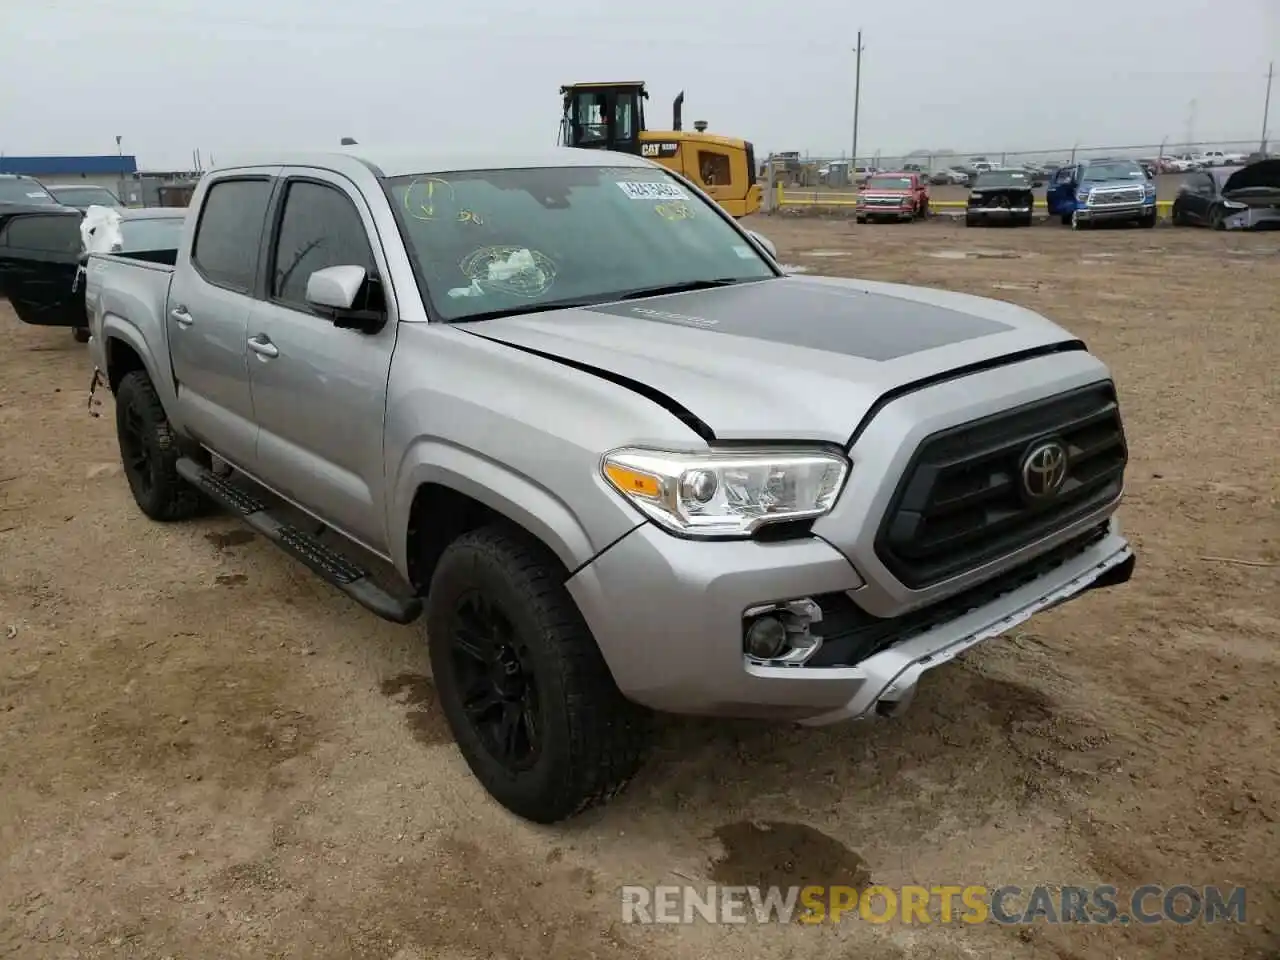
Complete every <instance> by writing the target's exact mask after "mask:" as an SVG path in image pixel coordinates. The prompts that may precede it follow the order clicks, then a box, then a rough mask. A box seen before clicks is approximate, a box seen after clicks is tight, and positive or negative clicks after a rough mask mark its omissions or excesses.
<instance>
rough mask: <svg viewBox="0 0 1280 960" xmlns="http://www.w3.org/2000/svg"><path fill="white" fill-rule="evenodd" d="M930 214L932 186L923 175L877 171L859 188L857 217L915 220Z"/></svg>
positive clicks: (863, 220) (855, 214) (864, 221)
mask: <svg viewBox="0 0 1280 960" xmlns="http://www.w3.org/2000/svg"><path fill="white" fill-rule="evenodd" d="M928 215H929V186H928V184H927V183H926V181H925V178H924V176H923V174H920V173H915V172H908V171H902V172H900V173H877V174H875V175H873V176H871V177H869V178H868V179H867V182H866V183H865V184H864V185H862V186H860V187H859V188H858V204H857V206H856V207H855V208H854V216H855V218H856V219H857V221H858V223H866V222H867V221H868V220H915V219H917V218H919V219H923V218H925V217H927V216H928Z"/></svg>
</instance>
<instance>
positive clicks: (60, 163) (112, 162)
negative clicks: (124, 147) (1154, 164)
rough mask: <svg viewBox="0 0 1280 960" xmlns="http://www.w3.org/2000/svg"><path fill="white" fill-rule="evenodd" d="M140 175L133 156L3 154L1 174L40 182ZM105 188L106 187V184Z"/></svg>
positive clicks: (136, 161) (0, 157)
mask: <svg viewBox="0 0 1280 960" xmlns="http://www.w3.org/2000/svg"><path fill="white" fill-rule="evenodd" d="M137 172H138V158H137V157H135V156H132V155H130V154H124V155H120V154H113V155H110V156H102V157H9V156H5V155H4V154H0V173H20V174H23V175H25V176H28V177H35V178H36V179H37V180H43V179H52V178H54V177H69V178H71V179H72V180H79V179H81V178H87V177H111V178H113V179H115V180H119V179H120V178H121V177H127V176H132V175H133V174H135V173H137ZM103 186H106V184H103Z"/></svg>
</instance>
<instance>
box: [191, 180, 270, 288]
mask: <svg viewBox="0 0 1280 960" xmlns="http://www.w3.org/2000/svg"><path fill="white" fill-rule="evenodd" d="M270 197H271V181H269V180H267V179H265V178H263V179H256V180H251V179H242V180H219V181H218V182H217V183H215V184H213V185H212V186H210V188H209V191H208V192H207V193H206V194H205V198H204V204H203V205H202V207H201V210H200V224H199V226H198V227H197V229H196V237H195V242H194V244H193V246H192V248H191V262H192V263H193V264H194V265H195V267H196V269H197V270H198V271H199V272H200V274H201V275H202V276H203V277H204V278H205V279H206V280H207V281H209V282H210V283H212V284H215V285H216V286H219V287H227V288H229V289H232V290H237V291H239V292H241V293H248V292H249V291H250V290H252V289H253V283H254V279H255V277H256V275H257V271H258V253H259V246H260V244H261V241H262V228H263V224H264V223H265V221H266V217H267V202H268V200H269V199H270Z"/></svg>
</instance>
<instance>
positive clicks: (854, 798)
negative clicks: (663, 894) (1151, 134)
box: [0, 217, 1280, 960]
mask: <svg viewBox="0 0 1280 960" xmlns="http://www.w3.org/2000/svg"><path fill="white" fill-rule="evenodd" d="M753 226H755V227H756V228H757V229H760V230H761V231H762V232H764V233H765V234H766V235H768V236H770V237H771V239H773V240H774V241H775V242H776V243H777V245H778V247H779V249H780V252H781V255H782V257H783V259H784V260H785V261H786V262H787V263H789V264H794V265H796V266H799V267H805V268H807V269H809V270H811V271H813V272H828V273H835V274H844V275H858V276H865V277H870V278H875V279H883V280H896V281H907V282H912V283H920V284H927V285H931V286H939V287H946V288H950V289H955V290H962V291H967V292H972V293H977V294H984V295H987V296H992V297H998V298H1002V299H1007V300H1012V301H1015V302H1017V303H1020V304H1024V305H1026V306H1028V307H1031V308H1033V309H1035V310H1039V311H1042V312H1044V313H1046V314H1048V315H1049V316H1050V317H1052V318H1054V319H1056V320H1058V321H1060V322H1062V323H1064V324H1065V325H1067V326H1068V327H1069V328H1071V329H1072V330H1074V331H1076V332H1077V333H1079V334H1080V335H1081V336H1082V337H1083V338H1084V339H1085V340H1086V341H1087V342H1088V344H1089V345H1090V347H1091V348H1092V349H1093V350H1094V351H1095V352H1096V353H1098V354H1100V355H1101V356H1102V357H1103V358H1104V359H1105V360H1106V361H1107V362H1108V363H1109V364H1111V366H1112V369H1113V370H1114V373H1115V376H1116V377H1117V380H1118V384H1119V388H1120V392H1121V395H1122V401H1123V404H1124V408H1125V413H1126V415H1127V426H1128V431H1129V437H1130V442H1131V446H1132V461H1131V467H1130V473H1129V484H1128V494H1127V499H1126V503H1125V506H1124V507H1123V518H1124V522H1125V524H1126V527H1127V530H1128V532H1129V533H1130V534H1131V535H1132V538H1133V540H1134V541H1135V543H1136V546H1137V549H1138V551H1139V566H1138V572H1137V574H1136V577H1135V579H1134V580H1133V582H1132V583H1131V584H1129V585H1127V586H1125V587H1122V588H1118V589H1114V590H1108V591H1100V592H1098V593H1096V594H1093V595H1090V596H1088V597H1086V598H1083V599H1081V600H1079V601H1078V602H1076V603H1073V604H1071V605H1068V606H1067V607H1065V608H1061V609H1059V610H1057V611H1053V612H1051V613H1049V614H1047V615H1043V616H1041V617H1039V618H1038V619H1036V620H1034V621H1032V622H1031V623H1029V624H1027V625H1026V626H1025V627H1024V628H1022V629H1021V630H1019V631H1018V632H1017V633H1016V634H1014V635H1012V636H1008V637H1005V638H1002V639H999V640H996V641H993V642H991V643H988V644H985V645H983V646H982V647H980V648H978V649H977V650H975V651H973V652H971V653H970V654H969V655H967V656H966V657H965V658H963V659H962V660H961V661H959V662H957V663H954V664H951V665H949V666H948V667H946V668H943V669H941V670H938V671H934V672H933V673H931V674H929V675H928V677H927V680H926V682H925V685H924V688H923V689H922V691H921V695H920V697H919V698H918V699H917V701H916V703H915V705H914V707H913V709H912V710H910V711H909V712H908V713H907V714H906V716H904V717H903V718H901V719H899V720H895V721H888V722H884V723H881V724H871V725H866V726H839V727H835V728H826V729H820V730H799V729H790V728H781V727H773V726H768V725H761V724H751V723H719V722H705V721H686V720H678V719H673V720H669V721H664V722H663V724H662V725H661V730H660V740H659V743H658V745H657V748H656V750H655V752H654V755H653V758H652V760H651V762H650V763H649V764H648V766H647V767H646V768H645V770H644V772H643V773H642V774H641V776H640V778H639V779H638V780H637V781H636V782H635V783H634V784H633V785H632V787H631V789H630V790H629V792H627V793H626V794H625V795H624V796H623V797H621V798H619V799H618V800H617V801H615V802H614V803H613V804H612V805H611V806H609V807H607V808H605V809H603V810H599V811H594V812H592V813H590V814H588V815H585V816H583V817H582V818H580V819H578V820H576V821H574V822H572V823H570V824H568V825H564V826H560V827H556V828H538V827H533V826H529V825H527V824H525V823H523V822H519V821H517V820H515V819H513V818H512V817H511V816H509V815H508V814H506V813H505V812H504V811H502V810H501V809H500V808H499V807H497V806H496V805H495V804H494V803H492V802H491V801H490V800H489V799H488V798H487V797H486V795H485V794H484V793H483V792H482V791H481V789H480V787H479V786H477V784H476V782H475V781H474V780H473V779H472V778H471V777H470V776H469V775H468V773H467V771H466V769H465V767H464V765H463V762H462V760H461V759H460V757H459V755H458V753H457V752H456V750H455V748H454V746H453V745H452V743H451V740H450V737H449V734H448V732H447V730H446V728H445V726H444V723H443V720H442V718H441V715H440V713H439V711H438V710H437V707H436V703H435V697H434V694H433V691H432V686H431V683H430V681H429V679H427V677H426V674H427V671H428V667H427V656H426V651H425V648H424V645H423V639H422V636H421V635H420V633H419V632H417V631H416V630H415V629H413V628H399V627H394V626H391V625H388V624H385V623H383V622H380V621H378V620H376V619H375V618H374V617H373V616H372V615H369V614H367V613H365V612H363V611H362V610H361V609H359V608H357V607H356V606H354V605H353V604H351V603H350V602H348V601H347V600H345V599H343V598H342V597H340V596H339V595H338V594H337V593H336V592H335V591H333V590H332V589H330V588H329V587H328V586H326V585H324V584H322V583H320V582H319V581H317V580H315V579H314V578H313V577H312V576H311V575H310V574H309V573H308V572H306V571H305V570H304V569H303V568H302V567H301V566H300V565H298V564H296V563H295V562H293V561H292V560H290V559H288V558H286V557H285V556H284V555H283V554H281V553H279V552H277V551H275V550H274V549H273V548H272V547H271V546H269V545H268V544H266V543H264V542H262V541H261V540H260V539H257V538H254V537H253V536H251V535H250V534H248V533H247V532H246V531H244V530H242V529H240V528H239V527H238V526H237V524H236V523H235V522H234V521H232V520H230V519H227V518H215V519H210V520H202V521H197V522H192V523H189V524H183V525H177V526H160V525H157V524H153V523H150V522H149V521H147V520H146V519H144V518H143V517H142V515H141V514H140V513H139V512H138V511H137V510H136V509H135V507H134V505H133V503H132V501H131V499H130V496H129V493H128V489H127V486H126V484H125V481H124V479H123V477H122V476H121V473H120V468H119V463H118V455H117V451H116V445H115V438H114V432H113V427H112V420H111V417H110V414H111V407H110V402H109V401H108V403H107V404H106V406H105V407H104V411H103V413H104V416H103V417H102V418H101V419H92V418H90V416H89V415H88V413H87V412H86V404H85V400H86V389H87V386H88V381H89V369H88V367H87V359H86V356H85V348H84V347H83V346H79V345H77V344H75V343H73V342H72V339H71V336H70V334H69V333H66V332H64V331H48V330H38V329H31V328H26V327H23V326H22V325H21V324H19V323H18V322H17V321H16V320H15V318H14V317H13V314H12V312H11V311H9V310H8V308H7V307H3V306H0V336H2V337H3V344H4V346H3V349H0V437H2V446H0V450H2V453H0V865H2V866H3V869H2V870H0V956H5V957H17V958H22V960H27V958H32V960H35V958H73V957H74V958H82V960H93V958H148V960H160V958H165V957H168V958H172V960H178V958H255V960H260V958H275V957H289V958H334V960H338V958H378V960H415V958H427V957H430V958H440V960H480V958H509V960H515V958H519V960H542V958H545V960H582V958H587V957H625V958H632V960H647V958H655V960H656V958H662V960H694V958H715V960H722V958H723V960H734V958H740V960H748V958H750V960H786V958H800V957H804V958H806V960H834V958H849V957H867V958H872V960H880V958H885V960H894V958H908V957H910V958H913V960H914V958H926V960H927V958H937V960H960V958H993V960H999V958H1005V957H1010V958H1023V957H1027V958H1045V960H1049V958H1055V960H1115V958H1121V957H1122V958H1124V960H1142V958H1168V957H1174V956H1176V957H1179V958H1180V960H1200V958H1204V960H1233V958H1264V957H1265V958H1274V957H1277V956H1280V953H1278V952H1277V949H1278V948H1280V901H1278V896H1277V895H1278V893H1280V870H1277V866H1276V865H1277V863H1278V862H1280V763H1278V762H1277V757H1278V751H1277V747H1276V744H1277V738H1278V737H1280V719H1278V716H1280V714H1278V705H1280V590H1278V589H1277V587H1278V585H1280V567H1277V563H1278V562H1280V519H1278V514H1280V511H1278V508H1277V498H1280V469H1277V466H1278V464H1277V450H1278V449H1280V428H1278V426H1277V424H1278V422H1280V421H1278V418H1277V409H1280V381H1278V380H1277V377H1276V373H1275V369H1276V359H1277V356H1278V355H1280V312H1278V310H1277V306H1278V305H1280V241H1278V240H1277V239H1276V238H1275V236H1274V235H1272V236H1270V237H1268V236H1267V235H1260V236H1236V235H1224V234H1214V233H1210V232H1207V231H1206V232H1200V231H1193V230H1182V231H1180V230H1175V229H1173V228H1164V227H1161V228H1158V229H1156V230H1108V231H1099V232H1096V233H1093V232H1091V233H1083V234H1075V233H1072V232H1071V231H1068V230H1063V229H1061V228H1058V227H1054V226H1043V227H1036V228H1033V229H1029V230H990V231H976V230H967V231H966V230H965V229H964V228H963V227H958V226H953V225H950V224H945V223H925V224H914V225H910V224H909V225H904V226H902V227H895V226H883V227H875V226H873V227H855V226H854V225H853V224H852V223H849V222H847V221H836V222H832V221H820V220H815V219H801V218H786V217H776V218H772V219H767V220H760V221H759V222H757V223H755V224H753ZM1215 558H1216V559H1215ZM762 822H767V823H769V824H771V829H768V830H763V829H761V828H760V827H759V824H760V823H762ZM762 877H787V878H789V880H788V882H798V883H842V882H856V881H859V880H865V879H867V878H870V879H872V880H874V881H875V882H876V883H880V884H891V885H893V884H906V883H920V884H925V885H937V884H975V883H985V884H989V885H992V886H994V885H1000V884H1017V885H1021V886H1023V887H1024V888H1025V887H1030V886H1031V885H1032V884H1033V883H1036V882H1046V883H1051V884H1060V883H1082V884H1088V883H1110V884H1114V885H1116V886H1118V887H1120V888H1122V889H1123V890H1127V889H1130V888H1132V887H1134V886H1137V885H1139V884H1142V883H1159V884H1165V885H1173V884H1177V883H1190V884H1197V885H1198V884H1222V885H1226V886H1233V885H1244V886H1247V887H1248V890H1249V899H1248V916H1247V922H1246V923H1245V924H1244V925H1234V924H1227V925H1218V926H1205V925H1202V924H1198V923H1197V924H1191V925H1189V926H1185V927H1175V926H1172V925H1169V924H1165V925H1163V926H1159V927H1154V928H1153V927H1138V926H1132V925H1131V926H1128V927H1122V926H1118V925H1116V926H1107V927H1102V926H1091V927H1090V926H1086V927H1052V926H1046V925H1043V924H1038V925H1035V926H1032V927H1026V928H1021V929H1019V928H1009V927H1001V926H998V925H996V924H993V923H987V924H981V925H977V926H960V925H949V926H942V925H938V924H934V925H930V926H921V925H903V924H901V923H890V924H885V925H874V924H869V923H867V922H864V921H862V920H857V919H854V920H850V921H848V922H845V923H843V924H840V925H838V926H830V925H824V926H820V927H800V926H796V927H790V926H778V925H772V926H759V925H751V926H748V927H741V926H723V925H708V924H702V923H699V924H696V925H693V926H688V927H686V926H679V927H676V926H636V925H624V924H622V923H621V909H620V906H619V896H618V888H619V887H620V886H622V885H625V884H677V883H684V882H690V881H692V882H693V883H695V884H703V883H707V882H711V881H713V880H714V881H718V882H729V883H732V882H737V883H751V882H758V881H759V880H760V878H762Z"/></svg>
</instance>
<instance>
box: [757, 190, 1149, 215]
mask: <svg viewBox="0 0 1280 960" xmlns="http://www.w3.org/2000/svg"><path fill="white" fill-rule="evenodd" d="M774 191H775V195H776V197H775V198H776V201H777V206H779V207H856V206H857V205H858V195H857V194H856V193H852V192H841V191H838V190H832V191H826V190H792V191H786V190H784V189H783V188H782V187H781V186H780V185H779V186H776V187H774ZM966 206H968V204H967V202H966V201H964V200H933V199H930V200H929V209H930V210H938V209H947V208H950V209H953V210H963V209H964V208H965V207H966ZM1038 206H1039V208H1040V209H1041V210H1043V209H1044V201H1040V203H1039V205H1038ZM1172 206H1173V201H1172V200H1157V201H1156V209H1157V210H1159V211H1160V212H1161V213H1168V212H1169V210H1170V208H1171V207H1172Z"/></svg>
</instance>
